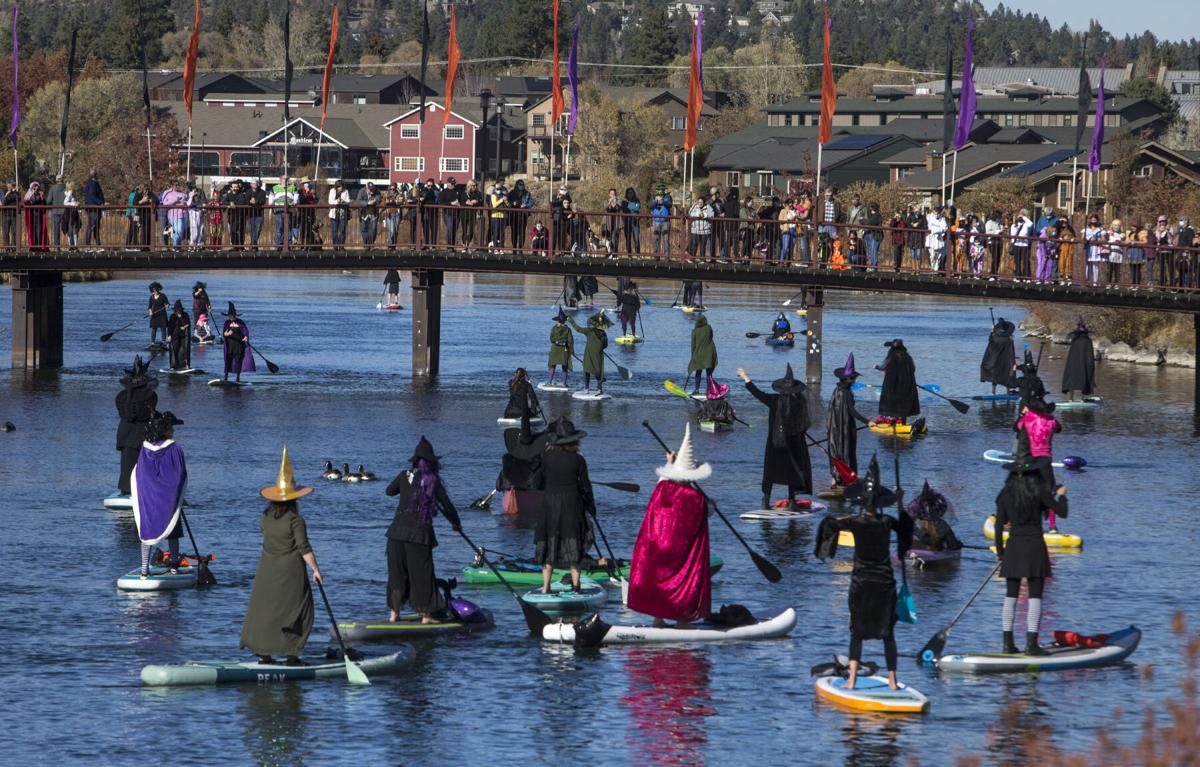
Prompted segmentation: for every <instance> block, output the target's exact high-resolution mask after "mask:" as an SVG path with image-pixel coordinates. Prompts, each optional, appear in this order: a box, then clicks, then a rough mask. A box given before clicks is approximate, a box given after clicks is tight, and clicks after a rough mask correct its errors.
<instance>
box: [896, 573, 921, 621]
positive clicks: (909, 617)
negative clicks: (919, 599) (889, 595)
mask: <svg viewBox="0 0 1200 767" xmlns="http://www.w3.org/2000/svg"><path fill="white" fill-rule="evenodd" d="M896 618H897V619H898V620H901V621H903V622H904V623H916V622H917V603H916V601H915V600H913V595H912V592H911V591H909V590H908V584H907V583H904V584H901V586H900V591H899V592H897V594H896Z"/></svg>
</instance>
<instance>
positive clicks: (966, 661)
mask: <svg viewBox="0 0 1200 767" xmlns="http://www.w3.org/2000/svg"><path fill="white" fill-rule="evenodd" d="M1141 639H1142V631H1141V629H1139V628H1137V627H1136V626H1130V627H1129V628H1127V629H1122V630H1120V631H1117V632H1115V633H1112V634H1109V635H1108V641H1107V642H1105V643H1104V645H1103V646H1101V647H1095V648H1089V647H1075V646H1062V645H1059V644H1057V643H1052V644H1044V645H1042V649H1043V650H1045V651H1046V652H1047V653H1048V655H1025V654H1017V655H1004V654H1002V653H977V654H958V655H943V656H942V657H941V658H939V659H938V662H937V666H938V668H939V669H941V670H942V671H955V672H959V673H964V674H1004V673H1017V672H1033V673H1037V672H1040V671H1066V670H1069V669H1077V668H1097V667H1100V666H1112V665H1114V664H1117V663H1120V662H1121V661H1123V660H1125V659H1126V658H1128V657H1129V656H1130V655H1132V654H1133V651H1134V650H1136V649H1137V646H1138V642H1140V641H1141Z"/></svg>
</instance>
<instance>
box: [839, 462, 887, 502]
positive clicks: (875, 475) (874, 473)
mask: <svg viewBox="0 0 1200 767" xmlns="http://www.w3.org/2000/svg"><path fill="white" fill-rule="evenodd" d="M845 497H846V499H847V500H850V501H852V502H854V503H856V504H858V505H860V506H867V505H870V506H871V507H873V508H875V509H880V508H883V507H884V506H891V505H892V504H893V503H895V502H896V494H895V493H894V492H892V491H891V489H890V488H887V487H884V484H883V480H881V479H880V478H879V461H878V460H876V458H875V455H874V454H872V455H871V464H870V465H869V466H868V467H867V475H866V476H865V477H862V478H861V479H859V480H858V481H857V482H855V483H854V484H853V485H850V486H849V487H847V488H846V492H845Z"/></svg>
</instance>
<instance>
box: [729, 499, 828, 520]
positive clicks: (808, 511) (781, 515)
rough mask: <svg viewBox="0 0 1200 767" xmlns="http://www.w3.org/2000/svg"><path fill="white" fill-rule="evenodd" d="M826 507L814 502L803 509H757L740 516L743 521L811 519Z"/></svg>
mask: <svg viewBox="0 0 1200 767" xmlns="http://www.w3.org/2000/svg"><path fill="white" fill-rule="evenodd" d="M825 509H826V506H825V504H823V503H817V502H816V501H812V502H811V505H810V506H808V507H807V508H802V509H755V510H754V511H747V512H746V513H744V514H741V515H739V516H740V517H741V518H742V519H753V520H766V519H802V518H804V517H811V516H812V515H813V514H817V513H819V512H822V511H825Z"/></svg>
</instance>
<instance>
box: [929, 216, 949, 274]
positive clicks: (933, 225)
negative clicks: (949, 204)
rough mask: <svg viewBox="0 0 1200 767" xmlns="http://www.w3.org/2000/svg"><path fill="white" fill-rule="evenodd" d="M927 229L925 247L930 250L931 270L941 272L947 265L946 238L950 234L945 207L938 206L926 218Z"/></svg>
mask: <svg viewBox="0 0 1200 767" xmlns="http://www.w3.org/2000/svg"><path fill="white" fill-rule="evenodd" d="M925 228H926V229H927V230H928V232H927V234H926V235H925V247H926V248H928V249H929V268H930V269H932V270H933V271H935V272H940V271H941V270H942V269H943V268H944V267H945V265H946V236H947V234H948V232H949V224H948V223H947V222H946V206H945V205H938V206H937V207H935V208H934V209H933V212H932V213H930V214H929V215H928V216H926V217H925Z"/></svg>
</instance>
